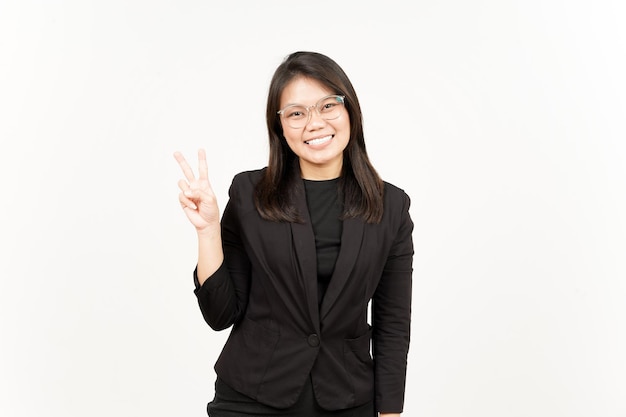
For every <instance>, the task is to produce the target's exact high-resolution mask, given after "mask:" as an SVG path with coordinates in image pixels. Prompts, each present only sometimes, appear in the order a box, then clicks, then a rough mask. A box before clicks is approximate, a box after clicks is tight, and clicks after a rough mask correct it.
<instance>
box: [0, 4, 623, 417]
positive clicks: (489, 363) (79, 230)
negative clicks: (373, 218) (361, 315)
mask: <svg viewBox="0 0 626 417" xmlns="http://www.w3.org/2000/svg"><path fill="white" fill-rule="evenodd" d="M624 16H626V7H625V6H624V2H623V1H621V0H614V1H610V0H595V1H577V0H569V1H566V0H512V1H499V0H477V1H463V0H440V1H428V2H426V1H419V2H409V1H405V2H394V1H388V2H385V3H384V6H383V5H382V2H373V1H372V2H368V1H326V0H321V1H308V2H293V1H273V0H270V1H232V2H226V1H219V2H217V1H207V0H205V1H199V0H178V1H173V0H157V1H147V0H143V1H130V0H124V1H122V0H113V1H99V2H96V1H84V0H83V1H79V0H74V1H70V0H68V1H61V0H58V1H53V0H49V1H44V0H40V1H34V0H19V1H18V0H15V1H13V0H2V1H1V2H0V140H1V149H0V182H1V183H0V195H1V196H2V204H1V206H0V210H1V216H0V245H1V247H0V256H1V259H0V277H1V280H0V332H1V334H0V337H1V341H0V415H2V416H7V417H22V416H44V415H45V416H60V417H61V416H63V417H65V416H81V417H82V416H94V417H96V416H107V417H108V416H163V417H169V416H203V415H206V411H205V405H206V403H207V402H208V401H209V400H210V399H211V397H212V395H213V382H214V378H215V375H214V372H213V369H212V366H213V363H214V361H215V359H216V358H217V355H218V353H219V351H220V349H221V347H222V344H223V342H224V340H225V338H226V336H227V333H226V332H222V333H215V332H213V331H211V330H210V329H209V328H208V326H206V324H204V322H203V321H202V318H201V315H200V312H199V311H198V308H197V304H196V301H195V296H194V295H193V292H192V289H193V286H192V280H191V271H192V269H193V266H194V262H195V255H196V254H195V251H196V241H195V234H194V231H193V228H192V226H191V225H190V224H189V223H188V222H187V220H186V218H185V217H184V215H183V213H182V211H181V210H180V207H179V204H178V202H177V194H178V189H177V186H176V183H177V181H178V179H179V178H181V173H180V172H179V169H178V166H177V165H176V163H175V161H174V159H173V157H172V153H173V152H174V151H175V150H180V151H182V152H183V153H184V154H185V155H186V156H187V157H188V158H189V159H191V160H194V161H195V152H196V150H197V149H198V148H199V147H205V148H206V149H207V151H208V159H209V169H210V172H209V173H210V176H211V179H212V182H213V186H214V188H215V190H216V192H217V194H218V198H219V201H220V205H221V208H223V206H224V205H225V203H226V199H227V188H228V186H229V184H230V181H231V179H232V177H233V175H234V174H236V173H237V172H239V171H242V170H248V169H255V168H260V167H262V166H264V165H265V163H266V157H267V139H266V138H267V134H266V131H265V124H264V123H265V122H264V111H265V107H264V106H265V99H266V93H267V88H268V85H269V80H270V77H271V75H272V73H273V71H274V69H275V68H276V66H277V65H278V64H279V63H280V61H281V60H282V58H283V57H284V56H285V55H287V54H288V53H290V52H293V51H295V50H314V51H318V52H322V53H325V54H327V55H329V56H331V57H332V58H333V59H335V60H336V61H337V62H338V63H339V64H340V65H341V66H342V67H343V68H344V70H345V71H346V72H347V74H348V76H349V77H350V78H351V80H352V81H353V83H354V85H355V88H356V90H357V93H358V94H359V98H360V100H361V103H362V107H363V111H364V118H365V134H366V140H367V143H368V150H369V152H370V156H371V158H372V160H373V162H374V164H375V166H376V167H377V169H378V170H379V172H380V174H381V175H382V176H383V178H384V179H386V180H387V181H390V182H392V183H394V184H396V185H398V186H400V187H402V188H404V189H405V190H406V191H407V193H408V194H409V195H410V196H411V197H412V202H413V204H412V207H411V214H412V217H413V219H414V221H415V233H414V242H415V249H416V256H415V262H414V268H415V274H414V293H413V296H414V298H413V299H414V302H413V330H412V331H413V333H412V345H411V351H410V356H409V373H408V381H407V399H406V407H405V415H407V416H420V417H421V416H425V417H426V416H428V417H474V416H476V417H492V416H493V417H502V416H506V417H517V416H533V417H543V416H545V417H560V416H563V417H589V416H594V417H595V416H602V417H618V416H621V417H623V416H626V397H625V396H624V393H626V354H624V352H626V323H625V320H624V318H625V317H626V215H625V213H626V143H625V141H626V134H625V133H626V129H625V127H624V124H625V121H626V117H625V115H626V81H625V79H626V77H625V76H624V75H625V74H626V30H625V29H624ZM194 165H195V162H194Z"/></svg>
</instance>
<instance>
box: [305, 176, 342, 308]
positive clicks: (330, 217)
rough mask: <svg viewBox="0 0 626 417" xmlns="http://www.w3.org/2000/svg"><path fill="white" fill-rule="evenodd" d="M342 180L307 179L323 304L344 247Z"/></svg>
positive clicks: (307, 198) (307, 194)
mask: <svg viewBox="0 0 626 417" xmlns="http://www.w3.org/2000/svg"><path fill="white" fill-rule="evenodd" d="M338 183H339V178H336V179H332V180H325V181H311V180H304V189H305V190H306V203H307V206H308V208H309V215H310V217H311V223H312V225H313V233H314V234H315V249H316V252H317V295H318V303H319V304H321V303H322V299H323V298H324V294H325V293H326V289H327V288H328V283H329V282H330V277H331V276H332V275H333V271H334V270H335V262H336V261H337V256H338V255H339V247H340V246H341V230H342V224H343V223H342V221H341V213H342V211H343V210H342V204H341V202H340V201H339V189H338V188H337V187H338Z"/></svg>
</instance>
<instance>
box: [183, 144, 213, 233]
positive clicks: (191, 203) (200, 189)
mask: <svg viewBox="0 0 626 417" xmlns="http://www.w3.org/2000/svg"><path fill="white" fill-rule="evenodd" d="M174 158H176V161H178V165H180V168H181V169H182V170H183V174H184V175H185V178H186V179H184V180H183V179H181V180H180V181H178V187H179V188H180V190H181V192H180V194H179V195H178V200H179V202H180V205H181V206H182V208H183V211H184V212H185V214H186V215H187V218H188V219H189V221H190V222H191V224H193V225H194V227H195V228H196V231H197V232H198V233H201V232H204V231H207V232H214V231H215V230H219V227H220V213H219V208H218V206H217V199H216V198H215V194H214V193H213V188H211V183H210V182H209V170H208V168H207V163H206V153H205V152H204V149H200V150H198V178H196V177H195V175H194V173H193V170H192V169H191V167H190V166H189V164H188V163H187V161H186V160H185V157H183V155H182V154H181V153H180V152H174Z"/></svg>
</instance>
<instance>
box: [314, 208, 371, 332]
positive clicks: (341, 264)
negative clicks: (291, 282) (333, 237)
mask: <svg viewBox="0 0 626 417" xmlns="http://www.w3.org/2000/svg"><path fill="white" fill-rule="evenodd" d="M363 228H364V226H363V220H361V219H346V220H344V222H343V230H342V232H341V248H340V249H339V256H338V257H337V262H336V263H335V270H334V271H333V275H332V277H331V279H330V283H329V284H328V289H327V290H326V294H325V295H324V299H323V300H322V306H321V308H320V319H321V320H323V319H324V317H325V316H326V314H327V313H328V312H329V310H330V308H331V307H332V306H333V304H334V303H335V301H336V300H337V297H338V296H339V294H340V293H341V291H342V289H343V287H344V286H345V285H346V282H347V281H348V277H349V276H350V272H351V271H352V268H353V267H354V263H355V262H356V258H357V256H358V254H359V249H360V247H361V240H362V239H363Z"/></svg>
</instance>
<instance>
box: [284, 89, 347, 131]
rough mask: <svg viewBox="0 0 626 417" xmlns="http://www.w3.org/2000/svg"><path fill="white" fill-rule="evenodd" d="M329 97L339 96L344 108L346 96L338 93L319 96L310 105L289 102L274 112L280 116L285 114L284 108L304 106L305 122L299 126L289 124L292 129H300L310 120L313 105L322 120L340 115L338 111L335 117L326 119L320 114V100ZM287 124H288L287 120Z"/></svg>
mask: <svg viewBox="0 0 626 417" xmlns="http://www.w3.org/2000/svg"><path fill="white" fill-rule="evenodd" d="M331 97H337V98H341V105H342V106H343V107H344V109H345V107H346V96H342V95H340V94H329V95H327V96H324V97H322V98H320V99H319V100H317V103H315V104H312V105H310V106H304V105H302V104H297V103H296V104H290V105H288V106H286V107H284V108H282V109H281V110H278V111H277V112H276V114H278V115H279V116H282V115H283V114H285V110H287V109H289V108H291V107H303V108H304V110H306V114H307V119H306V122H305V123H304V124H303V125H302V126H301V127H293V126H291V125H289V127H291V128H292V129H301V128H303V127H304V126H306V125H307V124H309V122H310V121H311V107H314V108H315V111H316V112H317V114H318V116H319V117H321V118H322V119H324V120H335V119H338V118H339V116H341V113H339V114H338V115H337V117H333V118H332V119H326V118H325V117H324V116H323V115H322V112H321V111H320V109H319V107H318V105H319V104H320V103H321V102H323V101H324V100H326V99H329V98H331ZM287 124H289V122H287Z"/></svg>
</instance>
